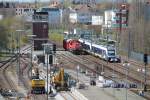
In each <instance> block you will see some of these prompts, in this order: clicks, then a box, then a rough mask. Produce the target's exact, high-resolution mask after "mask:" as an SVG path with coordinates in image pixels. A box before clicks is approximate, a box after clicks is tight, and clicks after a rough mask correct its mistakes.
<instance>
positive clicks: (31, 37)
mask: <svg viewBox="0 0 150 100" xmlns="http://www.w3.org/2000/svg"><path fill="white" fill-rule="evenodd" d="M27 36H28V37H29V38H30V39H31V55H30V56H31V62H30V68H31V78H32V67H33V65H32V54H33V50H32V49H33V48H32V47H34V40H33V38H34V37H36V35H27ZM28 74H29V73H28Z"/></svg>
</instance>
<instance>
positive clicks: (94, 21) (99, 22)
mask: <svg viewBox="0 0 150 100" xmlns="http://www.w3.org/2000/svg"><path fill="white" fill-rule="evenodd" d="M103 22H104V21H103V16H95V15H93V16H92V25H103Z"/></svg>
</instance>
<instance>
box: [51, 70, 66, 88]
mask: <svg viewBox="0 0 150 100" xmlns="http://www.w3.org/2000/svg"><path fill="white" fill-rule="evenodd" d="M68 78H69V76H68V75H66V74H65V73H64V69H63V68H60V70H59V72H58V73H56V74H55V75H54V76H53V77H52V84H53V86H54V87H55V89H56V90H57V91H68V90H69V88H68Z"/></svg>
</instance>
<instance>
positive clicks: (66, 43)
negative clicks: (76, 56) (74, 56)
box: [63, 39, 81, 53]
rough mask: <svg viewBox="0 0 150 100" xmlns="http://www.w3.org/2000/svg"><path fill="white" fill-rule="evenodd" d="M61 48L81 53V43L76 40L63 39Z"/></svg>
mask: <svg viewBox="0 0 150 100" xmlns="http://www.w3.org/2000/svg"><path fill="white" fill-rule="evenodd" d="M63 48H64V49H65V50H67V51H71V52H75V53H76V52H80V51H81V43H80V42H79V41H78V40H77V39H64V40H63Z"/></svg>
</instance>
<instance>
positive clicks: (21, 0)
mask: <svg viewBox="0 0 150 100" xmlns="http://www.w3.org/2000/svg"><path fill="white" fill-rule="evenodd" d="M0 1H11V2H13V1H19V2H35V0H0ZM37 1H38V2H39V1H50V0H37Z"/></svg>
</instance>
